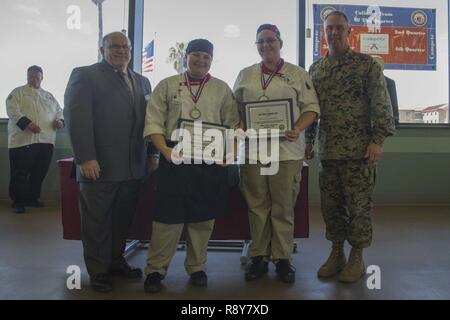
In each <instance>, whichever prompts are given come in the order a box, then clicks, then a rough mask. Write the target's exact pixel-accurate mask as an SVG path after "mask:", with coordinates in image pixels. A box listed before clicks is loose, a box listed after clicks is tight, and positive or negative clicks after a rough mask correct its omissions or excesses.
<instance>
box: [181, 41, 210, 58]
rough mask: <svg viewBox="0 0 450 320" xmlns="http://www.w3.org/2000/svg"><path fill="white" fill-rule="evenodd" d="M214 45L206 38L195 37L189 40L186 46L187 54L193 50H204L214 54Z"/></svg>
mask: <svg viewBox="0 0 450 320" xmlns="http://www.w3.org/2000/svg"><path fill="white" fill-rule="evenodd" d="M213 51H214V45H213V44H212V43H211V42H209V41H208V40H206V39H195V40H192V41H190V42H189V44H188V46H187V48H186V55H188V54H190V53H192V52H204V53H207V54H209V55H210V56H211V57H212V56H213Z"/></svg>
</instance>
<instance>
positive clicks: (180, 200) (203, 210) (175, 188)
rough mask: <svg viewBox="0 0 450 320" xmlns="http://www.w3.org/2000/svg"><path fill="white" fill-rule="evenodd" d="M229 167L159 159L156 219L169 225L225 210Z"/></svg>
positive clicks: (194, 221) (189, 221) (207, 218)
mask: <svg viewBox="0 0 450 320" xmlns="http://www.w3.org/2000/svg"><path fill="white" fill-rule="evenodd" d="M227 173H228V170H227V168H226V167H222V166H218V165H215V164H213V165H207V164H181V165H175V164H173V163H171V162H168V161H167V160H166V159H165V158H164V157H163V156H161V158H160V162H159V168H158V170H157V171H156V208H155V214H154V215H153V220H154V221H157V222H160V223H166V224H180V223H198V222H203V221H208V220H211V219H216V218H217V217H219V216H221V215H223V214H224V213H225V212H226V209H227V208H226V206H227V203H228V191H229V187H228V174H227Z"/></svg>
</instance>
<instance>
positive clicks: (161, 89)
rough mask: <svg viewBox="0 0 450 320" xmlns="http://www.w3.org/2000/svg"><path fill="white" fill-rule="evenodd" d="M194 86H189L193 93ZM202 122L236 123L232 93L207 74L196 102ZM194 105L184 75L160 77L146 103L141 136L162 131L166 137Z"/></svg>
mask: <svg viewBox="0 0 450 320" xmlns="http://www.w3.org/2000/svg"><path fill="white" fill-rule="evenodd" d="M198 89H199V88H198V86H195V85H194V86H193V88H192V90H193V91H194V92H193V93H194V94H195V93H196V92H197V90H198ZM196 107H197V109H198V110H200V112H201V118H200V119H199V120H202V121H203V122H209V123H214V124H218V125H227V126H229V127H230V129H235V128H237V127H238V126H239V121H240V118H239V112H238V108H237V104H236V101H235V99H234V96H233V92H232V91H231V89H230V87H229V86H228V85H227V84H226V83H225V82H224V81H222V80H219V79H217V78H214V77H211V78H210V79H209V81H208V82H206V85H205V87H204V88H203V91H202V94H201V96H200V99H199V100H198V102H197V105H196ZM194 108H195V104H194V101H193V99H192V98H191V93H190V92H189V89H188V87H187V85H186V80H185V77H184V75H176V76H172V77H169V78H166V79H164V80H162V81H161V82H160V83H159V84H158V85H157V86H156V88H155V90H154V91H153V93H152V95H151V97H150V101H149V103H148V105H147V114H146V121H145V128H144V137H148V136H150V135H153V134H162V135H164V136H165V137H166V139H168V140H170V138H171V136H172V133H173V132H174V130H176V129H177V126H178V120H180V119H188V120H193V119H191V117H190V112H191V111H192V109H194Z"/></svg>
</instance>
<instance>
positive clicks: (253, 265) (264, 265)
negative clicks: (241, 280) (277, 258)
mask: <svg viewBox="0 0 450 320" xmlns="http://www.w3.org/2000/svg"><path fill="white" fill-rule="evenodd" d="M268 270H269V263H268V262H267V261H264V257H263V256H257V257H252V258H251V261H250V264H249V265H248V266H247V269H246V270H245V280H247V281H253V280H257V279H259V278H261V277H262V276H263V275H265V274H266V273H267V271H268Z"/></svg>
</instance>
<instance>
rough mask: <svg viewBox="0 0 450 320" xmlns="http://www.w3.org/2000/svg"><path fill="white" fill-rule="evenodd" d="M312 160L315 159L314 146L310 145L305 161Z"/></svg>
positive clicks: (306, 149) (306, 150)
mask: <svg viewBox="0 0 450 320" xmlns="http://www.w3.org/2000/svg"><path fill="white" fill-rule="evenodd" d="M312 158H314V145H313V144H310V143H308V144H307V145H306V148H305V159H306V160H311V159H312Z"/></svg>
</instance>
